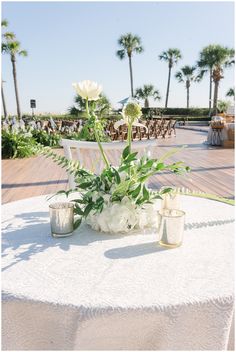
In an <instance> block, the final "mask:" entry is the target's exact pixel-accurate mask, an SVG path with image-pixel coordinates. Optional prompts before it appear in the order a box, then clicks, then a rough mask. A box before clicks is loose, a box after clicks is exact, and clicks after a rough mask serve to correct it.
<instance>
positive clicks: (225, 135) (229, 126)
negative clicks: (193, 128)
mask: <svg viewBox="0 0 236 352" xmlns="http://www.w3.org/2000/svg"><path fill="white" fill-rule="evenodd" d="M234 126H235V125H234V123H226V124H225V126H224V127H223V128H212V127H211V126H209V129H208V134H207V141H206V143H207V144H210V145H215V146H221V145H223V143H224V142H225V141H228V140H229V131H231V132H232V134H234ZM231 139H232V140H233V139H234V138H233V137H231Z"/></svg>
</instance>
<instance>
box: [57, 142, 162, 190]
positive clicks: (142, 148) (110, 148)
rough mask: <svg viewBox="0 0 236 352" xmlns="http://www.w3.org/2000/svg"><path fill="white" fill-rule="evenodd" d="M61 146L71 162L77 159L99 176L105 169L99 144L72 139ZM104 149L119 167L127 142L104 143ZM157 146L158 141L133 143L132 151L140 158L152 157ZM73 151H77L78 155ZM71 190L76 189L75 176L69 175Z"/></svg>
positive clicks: (112, 161)
mask: <svg viewBox="0 0 236 352" xmlns="http://www.w3.org/2000/svg"><path fill="white" fill-rule="evenodd" d="M60 145H61V146H62V147H63V149H64V154H65V157H66V158H67V159H69V160H73V159H75V158H76V159H77V160H78V161H79V162H80V164H81V166H83V167H84V168H86V169H87V170H90V171H92V172H94V173H96V174H99V173H100V172H101V171H102V169H103V168H104V162H103V160H102V158H101V155H100V151H99V148H98V144H97V143H96V142H86V141H76V140H71V139H62V140H61V142H60ZM102 146H103V149H104V151H105V153H106V155H107V157H108V159H109V161H110V162H111V164H112V165H113V166H117V165H119V161H120V157H121V153H122V150H123V149H124V148H125V146H126V142H119V141H117V142H116V141H114V142H108V143H102ZM156 146H157V140H156V139H152V140H146V141H136V142H132V151H137V152H138V153H139V154H138V155H139V156H142V155H144V154H145V155H148V156H149V157H151V156H152V149H153V148H154V147H156ZM72 149H76V154H75V153H74V152H73V150H72ZM68 177H69V186H70V188H72V189H73V188H75V180H74V176H73V175H70V174H68Z"/></svg>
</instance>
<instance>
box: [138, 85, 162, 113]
mask: <svg viewBox="0 0 236 352" xmlns="http://www.w3.org/2000/svg"><path fill="white" fill-rule="evenodd" d="M149 97H153V99H154V100H161V96H160V93H159V91H158V90H157V89H156V90H155V88H154V86H153V85H152V84H144V85H143V87H142V88H137V89H136V92H135V98H137V99H141V100H144V106H145V108H149V100H148V98H149Z"/></svg>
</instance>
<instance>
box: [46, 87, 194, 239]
mask: <svg viewBox="0 0 236 352" xmlns="http://www.w3.org/2000/svg"><path fill="white" fill-rule="evenodd" d="M74 87H75V89H76V91H77V93H78V94H79V95H80V96H81V97H82V98H83V99H84V100H85V103H86V114H87V118H88V119H89V120H90V121H93V129H94V133H95V137H96V142H97V143H98V148H99V150H100V153H101V156H102V159H103V162H104V169H103V170H102V172H101V173H100V174H99V175H97V174H94V173H92V172H90V171H89V170H86V169H84V168H83V167H82V166H81V165H80V164H79V163H78V162H75V161H71V160H67V159H66V158H65V157H62V156H59V155H57V154H55V153H53V152H52V151H51V150H50V149H49V148H44V149H43V150H42V152H43V153H44V154H47V156H49V157H52V158H53V160H54V161H56V162H58V163H59V164H60V165H62V166H63V167H67V170H68V171H70V172H71V173H73V174H74V177H75V182H76V189H75V190H70V191H67V192H65V191H60V192H58V193H66V194H67V195H68V194H69V193H71V192H73V191H76V192H79V197H77V199H74V200H73V201H74V204H75V214H76V215H78V218H77V220H76V221H75V228H76V227H78V226H79V225H80V224H81V222H82V220H83V219H84V220H85V221H86V222H87V224H89V225H90V226H91V227H92V228H93V229H95V230H97V231H103V232H108V233H127V232H129V231H131V230H134V229H144V228H147V227H153V226H156V225H157V224H156V221H157V210H158V205H157V199H160V198H161V197H162V195H163V194H165V193H168V192H170V191H171V190H172V189H171V188H169V187H166V188H162V189H161V190H159V191H154V190H152V189H149V188H148V186H147V181H148V179H149V178H150V177H151V176H153V175H155V174H157V173H160V172H162V171H164V170H168V171H172V172H174V173H177V174H182V173H185V172H187V171H189V167H188V166H185V165H184V163H183V162H182V161H178V162H174V163H168V164H167V163H166V159H168V158H169V157H171V156H172V155H173V154H174V153H176V152H177V151H179V149H174V150H171V151H169V152H167V153H166V154H165V155H163V156H162V157H160V158H158V159H152V158H149V157H148V156H143V157H141V158H138V157H137V154H138V153H137V152H134V151H132V142H131V134H132V126H133V125H138V126H140V125H141V124H140V123H139V122H138V119H139V118H140V117H141V115H142V112H141V107H140V105H139V104H138V103H137V101H135V100H134V99H131V100H130V101H128V103H127V104H126V105H125V106H124V108H123V110H122V116H123V119H122V120H121V121H118V122H117V123H116V128H118V126H119V125H121V124H127V126H128V137H127V144H126V145H125V147H124V150H123V152H122V154H121V159H120V164H119V165H118V166H114V165H112V164H111V162H110V161H109V159H108V157H107V155H106V153H105V151H104V149H103V146H102V143H101V141H100V138H99V133H98V132H97V130H99V129H97V125H98V126H99V118H98V116H97V115H96V113H95V107H96V101H97V100H98V99H99V95H100V93H101V91H102V87H101V86H100V85H98V84H97V83H95V82H91V81H83V82H80V83H78V84H74ZM144 127H145V126H144Z"/></svg>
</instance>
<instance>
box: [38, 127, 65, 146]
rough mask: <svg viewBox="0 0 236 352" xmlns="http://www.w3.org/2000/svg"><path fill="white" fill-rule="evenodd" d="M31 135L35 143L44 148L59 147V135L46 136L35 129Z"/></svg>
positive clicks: (43, 132) (45, 133) (46, 134)
mask: <svg viewBox="0 0 236 352" xmlns="http://www.w3.org/2000/svg"><path fill="white" fill-rule="evenodd" d="M31 133H32V137H33V138H34V139H35V141H36V142H37V143H40V144H42V145H44V146H45V147H59V141H60V139H61V136H60V135H59V134H56V133H53V134H48V133H47V132H46V131H42V130H36V129H35V130H33V131H32V132H31Z"/></svg>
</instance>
